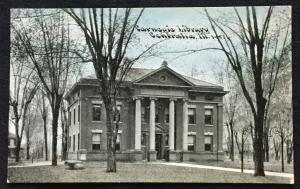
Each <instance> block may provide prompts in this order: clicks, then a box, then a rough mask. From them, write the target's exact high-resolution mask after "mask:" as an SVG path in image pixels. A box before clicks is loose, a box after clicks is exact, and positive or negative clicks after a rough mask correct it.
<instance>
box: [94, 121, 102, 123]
mask: <svg viewBox="0 0 300 189" xmlns="http://www.w3.org/2000/svg"><path fill="white" fill-rule="evenodd" d="M92 123H102V121H92Z"/></svg>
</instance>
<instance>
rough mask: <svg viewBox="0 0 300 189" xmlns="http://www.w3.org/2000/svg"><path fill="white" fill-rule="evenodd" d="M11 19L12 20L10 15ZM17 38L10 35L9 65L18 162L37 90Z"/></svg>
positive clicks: (26, 58) (10, 100) (11, 118)
mask: <svg viewBox="0 0 300 189" xmlns="http://www.w3.org/2000/svg"><path fill="white" fill-rule="evenodd" d="M12 19H14V17H13V15H12ZM20 43H21V42H20V39H19V38H18V36H16V35H14V34H12V35H11V59H10V60H11V63H10V68H11V69H10V70H11V74H10V81H11V82H10V83H11V86H10V96H9V105H10V107H11V108H10V114H9V115H10V121H11V122H12V123H13V125H14V127H15V135H16V149H15V161H16V162H19V161H20V150H21V142H22V138H23V133H24V129H25V125H26V121H27V112H28V108H29V106H30V104H31V101H32V99H33V98H34V96H35V94H36V91H37V89H38V83H37V82H36V75H35V73H34V70H33V69H32V68H30V66H29V65H28V56H27V54H26V53H24V52H23V47H22V45H21V44H20Z"/></svg>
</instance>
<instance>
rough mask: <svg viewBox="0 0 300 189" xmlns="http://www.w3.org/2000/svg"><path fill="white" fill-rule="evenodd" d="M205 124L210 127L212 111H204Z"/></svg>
mask: <svg viewBox="0 0 300 189" xmlns="http://www.w3.org/2000/svg"><path fill="white" fill-rule="evenodd" d="M205 124H206V125H212V124H213V110H212V109H205Z"/></svg>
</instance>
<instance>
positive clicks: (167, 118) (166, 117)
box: [165, 108, 169, 123]
mask: <svg viewBox="0 0 300 189" xmlns="http://www.w3.org/2000/svg"><path fill="white" fill-rule="evenodd" d="M165 123H169V109H167V108H166V109H165Z"/></svg>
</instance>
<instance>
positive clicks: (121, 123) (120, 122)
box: [113, 121, 123, 124]
mask: <svg viewBox="0 0 300 189" xmlns="http://www.w3.org/2000/svg"><path fill="white" fill-rule="evenodd" d="M113 123H117V122H116V121H113ZM119 123H121V124H122V123H123V122H122V121H119Z"/></svg>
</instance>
